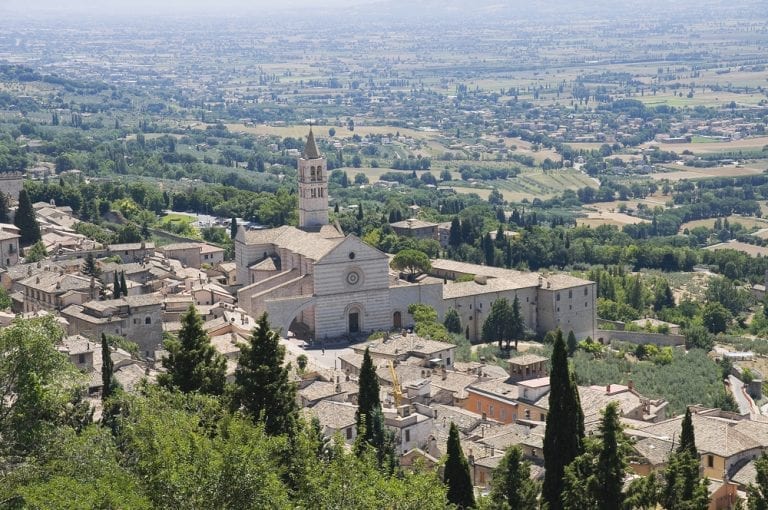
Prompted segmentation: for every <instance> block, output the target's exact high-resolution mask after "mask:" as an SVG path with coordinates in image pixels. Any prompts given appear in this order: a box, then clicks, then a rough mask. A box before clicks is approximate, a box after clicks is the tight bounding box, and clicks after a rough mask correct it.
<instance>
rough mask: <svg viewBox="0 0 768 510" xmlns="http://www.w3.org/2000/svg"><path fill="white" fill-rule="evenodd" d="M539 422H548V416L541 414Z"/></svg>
mask: <svg viewBox="0 0 768 510" xmlns="http://www.w3.org/2000/svg"><path fill="white" fill-rule="evenodd" d="M539 421H547V415H546V414H544V413H541V414H540V415H539Z"/></svg>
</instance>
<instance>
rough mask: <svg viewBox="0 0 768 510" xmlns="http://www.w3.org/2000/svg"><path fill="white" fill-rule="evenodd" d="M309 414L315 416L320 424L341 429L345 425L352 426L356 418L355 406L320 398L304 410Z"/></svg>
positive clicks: (345, 426)
mask: <svg viewBox="0 0 768 510" xmlns="http://www.w3.org/2000/svg"><path fill="white" fill-rule="evenodd" d="M305 413H306V414H309V415H310V416H316V417H317V419H318V420H320V424H321V425H323V426H325V427H328V428H331V429H334V430H341V429H344V428H347V427H353V426H354V425H355V423H357V420H356V418H355V413H357V406H355V405H352V404H347V403H343V402H334V401H332V400H321V401H320V402H318V403H317V404H316V405H314V406H313V407H310V408H309V409H307V410H306V411H305Z"/></svg>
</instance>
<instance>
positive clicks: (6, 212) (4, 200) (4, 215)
mask: <svg viewBox="0 0 768 510" xmlns="http://www.w3.org/2000/svg"><path fill="white" fill-rule="evenodd" d="M8 198H9V197H8V195H6V194H5V193H3V192H2V191H0V223H8V222H9V221H10V219H11V208H10V203H9V202H10V201H9V200H8Z"/></svg>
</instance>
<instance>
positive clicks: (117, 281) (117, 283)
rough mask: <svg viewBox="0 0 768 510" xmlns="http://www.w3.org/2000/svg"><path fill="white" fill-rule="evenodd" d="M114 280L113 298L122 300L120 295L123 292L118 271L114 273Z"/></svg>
mask: <svg viewBox="0 0 768 510" xmlns="http://www.w3.org/2000/svg"><path fill="white" fill-rule="evenodd" d="M112 280H113V281H112V298H113V299H120V294H122V292H123V290H122V289H121V288H120V277H119V276H118V275H117V271H115V272H114V273H113V279H112Z"/></svg>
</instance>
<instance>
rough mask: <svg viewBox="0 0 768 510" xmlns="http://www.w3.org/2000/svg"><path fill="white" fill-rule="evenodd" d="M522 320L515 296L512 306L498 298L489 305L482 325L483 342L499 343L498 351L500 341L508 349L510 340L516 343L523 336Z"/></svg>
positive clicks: (505, 300) (503, 299)
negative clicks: (488, 311)
mask: <svg viewBox="0 0 768 510" xmlns="http://www.w3.org/2000/svg"><path fill="white" fill-rule="evenodd" d="M523 328H524V326H523V318H522V316H521V315H520V301H519V300H518V299H517V296H515V300H514V301H513V302H512V305H510V304H509V301H508V300H507V298H499V299H497V300H495V301H494V302H493V304H491V311H490V313H489V314H488V317H486V318H485V322H484V323H483V327H482V331H481V335H482V338H483V341H485V342H499V349H501V348H502V344H501V343H502V341H505V342H506V348H507V349H509V348H510V344H511V343H512V340H514V341H515V349H517V342H518V340H519V338H520V336H521V335H522V334H523V331H524V330H523Z"/></svg>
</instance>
